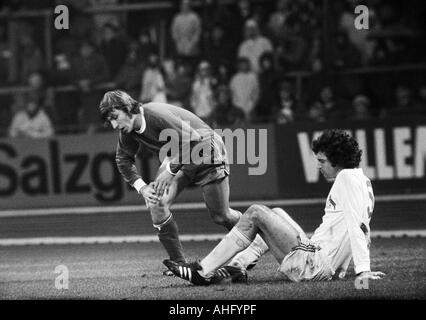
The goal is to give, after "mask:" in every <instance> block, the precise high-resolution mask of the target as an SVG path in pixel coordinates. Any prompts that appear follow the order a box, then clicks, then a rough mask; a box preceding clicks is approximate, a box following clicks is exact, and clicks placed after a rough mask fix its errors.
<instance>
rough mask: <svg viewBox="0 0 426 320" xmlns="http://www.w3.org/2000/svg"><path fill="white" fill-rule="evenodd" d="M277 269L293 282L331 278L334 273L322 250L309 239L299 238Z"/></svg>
mask: <svg viewBox="0 0 426 320" xmlns="http://www.w3.org/2000/svg"><path fill="white" fill-rule="evenodd" d="M278 270H279V271H281V272H282V273H284V274H285V275H286V276H287V277H288V278H289V279H290V280H291V281H294V282H300V281H325V280H331V279H332V277H333V275H334V270H333V269H332V267H331V263H330V259H329V258H328V256H327V255H326V253H325V252H324V250H321V248H320V247H319V246H318V245H316V244H314V243H312V242H311V241H310V240H309V239H302V240H300V241H299V245H297V246H295V247H294V248H292V249H291V251H290V253H289V254H287V255H286V256H285V257H284V259H283V261H282V263H281V266H280V268H279V269H278Z"/></svg>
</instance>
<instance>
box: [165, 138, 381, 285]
mask: <svg viewBox="0 0 426 320" xmlns="http://www.w3.org/2000/svg"><path fill="white" fill-rule="evenodd" d="M312 150H313V152H314V154H315V157H316V160H317V167H318V169H319V170H320V172H321V173H322V174H323V176H324V177H325V178H326V179H327V180H330V181H334V183H333V186H332V187H331V190H330V193H329V194H328V197H327V202H326V206H325V209H324V211H325V214H324V216H323V218H322V223H321V225H320V226H319V227H318V228H317V229H316V230H315V232H314V234H313V236H312V237H311V238H310V239H308V237H307V236H306V234H305V232H303V230H302V228H301V227H300V226H299V225H298V224H297V223H296V222H295V221H294V220H293V219H292V218H291V217H290V216H289V215H288V214H287V213H286V212H285V211H284V210H282V209H281V208H274V209H269V208H268V207H266V206H263V205H252V206H251V207H250V208H249V209H248V210H247V211H246V212H245V213H244V214H243V215H242V217H241V219H240V220H239V222H238V223H237V225H236V226H235V227H234V228H233V229H232V230H231V231H230V232H229V233H228V234H227V235H226V236H225V238H224V239H222V241H221V242H220V243H219V244H218V245H217V246H216V247H215V248H214V249H213V251H211V252H210V254H209V255H208V256H207V257H205V258H204V259H203V260H202V261H201V262H200V263H198V262H192V263H185V264H176V263H173V262H171V261H167V262H166V265H167V266H168V267H169V269H170V270H172V272H173V273H175V275H177V276H179V277H181V278H183V279H185V280H188V281H191V282H192V283H194V284H197V285H208V284H211V283H213V282H217V281H218V278H219V279H220V278H226V277H229V276H232V277H233V278H235V279H240V280H241V279H243V280H246V276H247V274H246V272H245V271H244V270H243V269H241V268H238V267H235V266H232V264H229V265H227V266H224V267H222V266H223V265H224V264H225V263H226V262H227V261H228V260H229V259H231V258H232V257H233V256H234V255H235V254H236V253H237V252H240V251H241V250H244V249H245V248H247V247H248V246H249V245H250V243H251V242H252V241H253V239H254V238H255V236H256V235H257V234H260V235H261V236H262V237H263V239H265V241H266V243H267V244H268V246H269V248H270V250H271V252H272V253H273V255H274V256H275V258H276V259H277V261H278V263H279V264H280V267H279V271H281V272H282V273H284V274H285V275H286V276H287V277H288V278H289V279H290V280H292V281H295V282H299V281H320V280H331V279H332V278H333V277H338V278H343V277H344V276H345V274H346V271H347V268H348V266H349V263H350V261H351V260H352V259H353V261H354V266H355V273H356V275H357V276H358V277H359V278H360V279H363V280H364V279H380V278H381V277H382V276H384V273H382V272H373V271H371V269H370V249H369V247H370V227H369V225H370V219H371V215H372V213H373V209H374V194H373V189H372V185H371V182H370V180H369V179H368V178H367V177H366V176H365V175H364V173H363V170H362V169H361V168H359V167H358V166H359V163H360V161H361V154H362V151H361V150H359V147H358V143H357V142H356V140H355V139H353V138H352V137H351V136H350V135H349V134H347V133H346V132H344V131H342V130H328V131H325V132H324V133H323V134H322V135H321V136H320V137H319V138H318V139H317V140H315V141H314V142H313V147H312Z"/></svg>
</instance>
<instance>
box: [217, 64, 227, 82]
mask: <svg viewBox="0 0 426 320" xmlns="http://www.w3.org/2000/svg"><path fill="white" fill-rule="evenodd" d="M229 78H230V75H229V67H228V64H227V63H226V64H224V63H221V64H220V65H219V66H218V67H217V69H216V79H217V84H218V85H222V84H223V85H225V86H228V85H229Z"/></svg>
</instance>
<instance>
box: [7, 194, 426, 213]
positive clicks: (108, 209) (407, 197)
mask: <svg viewBox="0 0 426 320" xmlns="http://www.w3.org/2000/svg"><path fill="white" fill-rule="evenodd" d="M375 200H376V202H397V201H416V200H417V201H419V200H420V201H422V200H423V201H425V200H426V194H400V195H382V196H376V197H375ZM253 203H258V204H264V205H266V206H269V207H273V206H304V205H314V204H324V203H325V199H324V198H313V199H278V200H263V201H262V200H251V201H231V202H230V206H231V207H233V208H241V207H249V206H250V205H252V204H253ZM172 209H173V210H177V211H178V210H183V211H184V210H203V209H206V205H205V203H204V202H194V203H176V204H174V205H173V207H172ZM117 212H148V209H147V208H146V206H145V205H131V206H130V205H129V206H96V207H70V208H46V209H19V210H0V218H9V217H28V216H49V215H60V214H66V215H71V214H96V213H117Z"/></svg>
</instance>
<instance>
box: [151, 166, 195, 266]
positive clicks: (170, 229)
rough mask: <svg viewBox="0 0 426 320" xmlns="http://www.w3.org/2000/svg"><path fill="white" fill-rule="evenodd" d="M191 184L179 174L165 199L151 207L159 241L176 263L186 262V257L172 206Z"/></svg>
mask: <svg viewBox="0 0 426 320" xmlns="http://www.w3.org/2000/svg"><path fill="white" fill-rule="evenodd" d="M160 170H161V167H160ZM189 182H190V181H189V179H188V177H186V176H185V175H184V174H183V173H182V172H179V173H178V174H177V175H176V177H175V179H174V180H173V182H172V184H171V186H170V187H169V190H168V192H167V193H165V194H164V196H163V198H162V199H161V200H160V201H159V202H158V203H157V204H156V205H152V206H150V207H149V209H150V213H151V218H152V223H153V225H154V227H155V228H156V229H157V231H158V233H157V235H158V239H159V240H160V242H161V244H162V245H163V247H164V248H165V249H166V251H167V253H168V254H169V257H170V259H171V260H173V261H176V262H184V261H185V256H184V253H183V248H182V244H181V242H180V240H179V229H178V226H177V223H176V221H175V220H174V218H173V214H172V212H171V211H170V206H171V205H172V203H173V201H174V199H175V198H176V197H177V196H178V195H179V193H180V192H181V191H182V190H183V189H184V188H185V187H186V186H187V185H188V184H189Z"/></svg>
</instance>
